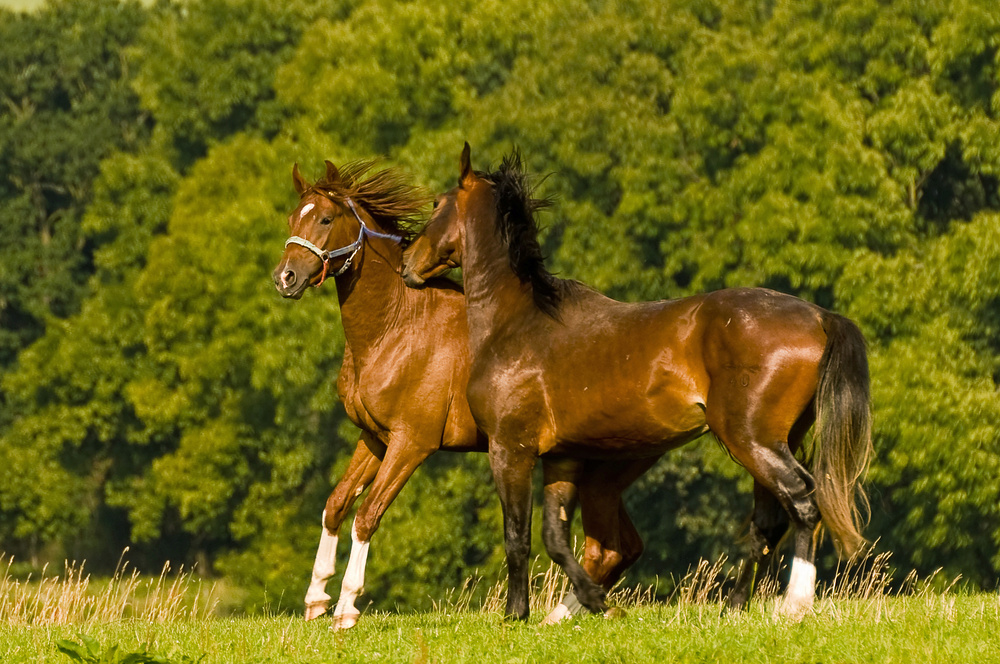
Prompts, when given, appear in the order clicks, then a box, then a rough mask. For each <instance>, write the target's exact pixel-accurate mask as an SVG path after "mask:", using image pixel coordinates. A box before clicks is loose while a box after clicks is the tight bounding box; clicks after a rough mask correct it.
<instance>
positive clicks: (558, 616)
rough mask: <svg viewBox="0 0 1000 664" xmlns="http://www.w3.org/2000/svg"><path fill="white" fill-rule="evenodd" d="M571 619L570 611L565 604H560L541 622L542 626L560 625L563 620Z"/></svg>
mask: <svg viewBox="0 0 1000 664" xmlns="http://www.w3.org/2000/svg"><path fill="white" fill-rule="evenodd" d="M572 617H573V613H572V611H570V610H569V608H568V607H567V606H566V605H565V604H563V603H560V604H559V605H558V606H557V607H556V608H554V609H552V612H551V613H549V615H547V616H545V620H543V621H542V624H543V625H555V624H556V623H560V622H562V621H564V620H569V619H570V618H572Z"/></svg>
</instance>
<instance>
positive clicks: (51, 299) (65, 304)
mask: <svg viewBox="0 0 1000 664" xmlns="http://www.w3.org/2000/svg"><path fill="white" fill-rule="evenodd" d="M145 18H146V10H145V9H143V7H142V6H141V5H140V4H139V3H138V2H118V1H117V0H85V1H80V2H77V1H63V0H53V1H52V2H50V3H49V4H47V5H46V6H45V7H44V8H43V9H41V10H39V11H37V12H35V13H30V14H28V13H20V14H14V13H10V12H5V15H4V17H3V20H2V21H0V173H2V174H3V175H2V177H0V226H2V228H3V233H2V234H0V371H3V370H4V369H6V368H7V367H9V366H10V365H11V364H12V363H13V360H14V357H15V356H16V354H17V353H18V352H19V351H20V350H21V349H22V348H24V347H25V346H26V345H27V344H29V343H30V342H31V341H34V340H35V339H37V338H38V337H39V336H40V335H41V334H42V332H43V330H44V327H45V321H46V319H47V318H48V317H49V316H52V315H55V316H59V317H65V316H68V315H69V314H71V313H73V312H74V311H75V310H76V309H77V307H78V305H79V301H80V298H81V297H83V296H84V294H85V292H86V289H85V286H86V280H87V277H88V275H89V274H90V270H91V266H90V252H91V250H92V247H91V245H90V244H89V243H88V241H87V238H86V237H85V236H84V234H82V233H81V231H80V218H81V216H82V215H83V211H84V209H85V207H86V206H87V204H88V203H89V202H90V200H91V186H92V182H93V180H94V179H95V178H96V177H97V175H98V170H99V165H100V161H101V159H103V158H104V157H106V156H108V155H110V154H112V153H113V152H115V151H116V150H125V151H133V150H136V149H138V148H139V147H140V146H141V145H143V144H144V142H145V140H146V136H147V130H148V118H146V117H145V116H144V115H143V114H141V113H140V112H139V109H138V99H137V97H136V96H135V94H134V93H133V92H132V90H131V88H130V87H129V81H130V72H129V69H128V61H127V60H126V59H125V58H124V57H123V51H124V49H125V48H126V47H127V46H128V45H129V44H131V43H133V42H134V41H135V39H136V38H137V35H138V32H139V29H140V27H141V26H142V24H143V22H144V21H145ZM0 419H2V418H0Z"/></svg>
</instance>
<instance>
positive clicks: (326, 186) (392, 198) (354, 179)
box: [311, 159, 430, 248]
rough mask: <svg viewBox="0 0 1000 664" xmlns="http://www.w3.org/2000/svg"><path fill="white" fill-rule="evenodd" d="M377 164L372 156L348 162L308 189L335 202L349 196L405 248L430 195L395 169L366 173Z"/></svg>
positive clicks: (422, 216) (410, 239) (421, 216)
mask: <svg viewBox="0 0 1000 664" xmlns="http://www.w3.org/2000/svg"><path fill="white" fill-rule="evenodd" d="M377 164H378V161H377V160H375V159H363V160H359V161H352V162H349V163H347V164H344V165H343V166H341V167H340V168H339V169H338V170H339V176H338V177H336V178H334V179H332V180H331V179H328V178H327V177H323V178H322V179H320V180H317V181H316V184H314V185H313V186H312V187H311V189H312V190H314V191H316V192H318V193H320V194H323V195H324V196H326V197H328V198H330V199H333V200H337V201H342V200H344V199H345V198H350V199H352V200H353V201H354V202H355V203H356V204H357V205H360V206H361V207H363V208H364V209H365V210H366V211H367V212H368V214H370V215H371V216H372V217H373V218H374V219H375V221H377V222H378V224H379V225H380V226H381V227H382V228H384V229H385V230H386V231H387V232H390V233H394V234H396V235H399V236H400V238H401V239H400V246H402V247H404V248H405V247H407V246H409V245H410V243H411V242H412V241H413V239H414V238H415V237H416V234H417V226H418V225H419V223H420V222H421V220H422V219H423V218H424V216H425V214H424V210H425V208H426V207H427V205H428V203H429V202H430V196H429V195H428V194H427V192H426V191H424V190H423V189H421V188H420V187H415V186H413V185H411V184H409V183H408V182H407V181H406V177H405V176H404V175H403V174H402V173H401V172H400V171H399V170H397V169H395V168H385V169H382V170H379V171H376V172H374V173H371V174H369V172H370V171H371V170H372V169H373V168H375V166H376V165H377Z"/></svg>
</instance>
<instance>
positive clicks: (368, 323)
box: [337, 237, 405, 358]
mask: <svg viewBox="0 0 1000 664" xmlns="http://www.w3.org/2000/svg"><path fill="white" fill-rule="evenodd" d="M402 262H403V250H402V248H401V247H400V246H399V244H398V243H396V242H394V241H392V240H387V239H384V238H376V237H366V238H365V241H364V245H363V246H362V247H361V250H360V251H359V252H358V254H357V255H356V256H355V263H354V265H353V266H352V267H351V269H349V270H348V271H347V272H346V273H345V274H343V275H341V276H339V277H337V297H338V299H339V300H340V320H341V324H342V325H343V326H344V337H345V339H346V340H347V343H348V344H350V346H351V351H352V353H354V355H355V357H357V358H362V357H364V355H365V353H366V351H367V350H368V349H370V348H371V347H373V346H374V345H375V344H377V343H378V341H379V340H380V339H381V338H382V337H383V336H384V335H385V332H386V330H387V329H389V328H390V327H391V326H392V325H393V323H394V322H395V321H396V320H397V319H398V313H399V309H400V307H401V305H402V301H403V297H404V289H405V284H404V283H403V280H402V278H401V277H400V276H399V271H400V266H401V265H402Z"/></svg>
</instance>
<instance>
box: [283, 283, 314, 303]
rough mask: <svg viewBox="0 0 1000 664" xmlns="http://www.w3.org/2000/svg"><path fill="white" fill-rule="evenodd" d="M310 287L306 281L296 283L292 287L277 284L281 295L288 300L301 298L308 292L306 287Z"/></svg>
mask: <svg viewBox="0 0 1000 664" xmlns="http://www.w3.org/2000/svg"><path fill="white" fill-rule="evenodd" d="M308 287H309V284H308V283H304V284H295V285H294V286H291V287H285V286H280V285H279V286H277V289H278V293H279V294H280V295H281V297H283V298H285V299H286V300H301V299H302V295H303V294H304V293H305V292H306V289H307V288H308Z"/></svg>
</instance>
